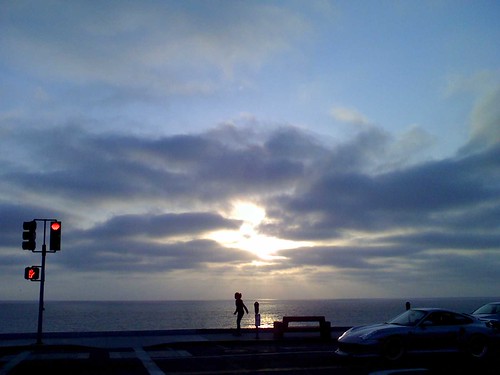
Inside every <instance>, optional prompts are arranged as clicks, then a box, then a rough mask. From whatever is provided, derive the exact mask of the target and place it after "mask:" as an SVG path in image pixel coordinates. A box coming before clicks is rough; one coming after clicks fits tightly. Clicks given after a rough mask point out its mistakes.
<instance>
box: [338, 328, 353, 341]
mask: <svg viewBox="0 0 500 375" xmlns="http://www.w3.org/2000/svg"><path fill="white" fill-rule="evenodd" d="M351 331H352V328H349V329H348V330H347V331H345V332H344V333H343V334H342V335H340V337H339V338H338V339H339V340H341V339H343V338H344V337H346V336H347V335H349V333H350V332H351Z"/></svg>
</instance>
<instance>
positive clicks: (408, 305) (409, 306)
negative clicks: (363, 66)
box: [406, 302, 411, 310]
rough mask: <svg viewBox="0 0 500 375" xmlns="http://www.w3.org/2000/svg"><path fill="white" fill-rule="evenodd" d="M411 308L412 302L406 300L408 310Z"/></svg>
mask: <svg viewBox="0 0 500 375" xmlns="http://www.w3.org/2000/svg"><path fill="white" fill-rule="evenodd" d="M410 309H411V304H410V302H406V310H410Z"/></svg>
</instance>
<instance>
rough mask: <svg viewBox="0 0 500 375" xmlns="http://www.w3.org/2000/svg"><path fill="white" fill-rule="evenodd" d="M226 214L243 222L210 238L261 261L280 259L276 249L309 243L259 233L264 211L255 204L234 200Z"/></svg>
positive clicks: (308, 244) (263, 220) (212, 234)
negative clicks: (237, 228) (237, 226)
mask: <svg viewBox="0 0 500 375" xmlns="http://www.w3.org/2000/svg"><path fill="white" fill-rule="evenodd" d="M228 216H229V217H230V218H231V219H236V220H241V221H242V222H243V223H242V225H241V226H240V228H239V230H231V231H230V230H223V231H217V232H213V233H211V234H210V236H209V237H210V239H213V240H215V241H217V242H219V243H220V244H221V245H223V246H226V247H233V248H238V249H242V250H246V251H250V252H252V253H254V254H255V255H257V256H258V257H259V258H260V259H262V260H263V261H273V260H277V259H282V258H283V257H281V256H277V255H276V252H277V251H278V250H281V249H293V248H297V247H301V246H310V245H311V244H310V243H309V242H299V241H291V240H285V239H281V238H277V237H271V236H267V235H265V234H262V233H259V231H258V226H259V225H260V224H262V223H265V221H266V211H265V209H264V208H262V207H259V206H257V205H256V204H253V203H249V202H236V203H235V204H234V205H233V209H232V210H231V212H230V213H229V215H228ZM263 264H265V263H263Z"/></svg>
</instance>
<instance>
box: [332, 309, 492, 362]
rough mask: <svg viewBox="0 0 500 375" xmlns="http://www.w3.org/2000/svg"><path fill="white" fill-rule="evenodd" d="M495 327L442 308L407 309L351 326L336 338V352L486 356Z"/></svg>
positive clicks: (388, 356)
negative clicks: (378, 320)
mask: <svg viewBox="0 0 500 375" xmlns="http://www.w3.org/2000/svg"><path fill="white" fill-rule="evenodd" d="M498 335H499V331H498V330H496V329H493V328H492V326H491V324H490V323H489V322H485V321H482V320H480V319H477V318H475V317H473V316H470V315H467V314H461V313H457V312H453V311H449V310H445V309H437V308H416V309H410V310H407V311H406V312H404V313H402V314H401V315H399V316H397V317H396V318H394V319H392V320H391V321H389V322H387V323H381V324H373V325H368V326H360V327H353V328H351V329H349V330H348V331H346V332H344V334H343V335H342V336H340V337H339V339H338V350H337V351H336V353H337V354H339V355H378V356H382V357H384V358H386V359H388V360H398V359H400V358H401V357H403V355H404V354H406V353H409V352H414V351H419V352H433V351H465V352H467V353H469V354H470V355H471V356H472V357H474V358H484V357H486V356H487V354H488V352H489V350H490V345H491V343H492V340H493V338H497V337H498Z"/></svg>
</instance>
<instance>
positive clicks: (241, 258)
mask: <svg viewBox="0 0 500 375" xmlns="http://www.w3.org/2000/svg"><path fill="white" fill-rule="evenodd" d="M414 131H415V132H416V133H417V134H419V131H418V130H414ZM410 133H411V130H410ZM401 139H402V138H399V139H398V138H395V137H391V136H389V135H388V134H387V133H386V132H385V131H383V130H381V129H378V128H376V127H370V128H369V129H367V130H365V131H362V132H360V133H358V134H357V135H356V137H355V138H353V139H351V140H349V141H347V142H345V143H343V144H339V145H333V146H332V145H328V144H325V143H324V142H322V140H321V139H320V138H318V137H317V136H315V135H314V134H311V133H309V132H305V131H302V130H301V129H299V128H297V127H293V126H280V127H275V128H265V130H264V131H261V130H259V128H258V127H256V126H255V124H254V123H252V126H251V127H245V126H234V125H224V126H220V127H217V128H215V129H210V130H208V131H206V132H201V133H198V134H191V135H172V136H163V137H157V138H147V137H140V136H134V135H123V134H116V133H115V134H113V133H92V132H89V131H87V130H85V129H84V128H83V127H81V126H71V127H70V126H66V127H62V128H57V127H54V128H52V129H44V130H43V131H41V130H40V131H39V130H37V129H32V130H31V131H30V132H28V133H27V132H25V131H24V130H23V129H22V128H12V129H10V131H9V132H7V133H5V137H4V138H3V142H6V144H19V143H21V142H24V143H25V144H27V145H28V146H27V147H25V148H23V149H22V150H18V153H17V154H15V155H11V154H9V153H7V154H3V155H2V156H1V157H2V163H3V165H4V166H5V168H4V169H3V170H2V171H1V177H2V179H1V182H0V189H1V192H2V201H1V202H0V203H1V205H2V212H3V214H4V217H5V219H6V220H7V221H6V223H7V224H6V225H5V226H3V227H2V228H1V229H0V231H1V233H2V239H1V240H0V241H1V242H0V246H1V247H3V248H4V249H12V248H19V247H20V241H21V238H20V233H21V223H22V221H25V220H31V219H32V218H33V217H44V216H45V215H49V216H51V217H57V218H59V219H61V220H62V221H63V223H64V224H63V227H64V235H63V244H64V245H63V248H64V251H61V253H59V254H58V256H57V257H54V259H53V260H52V259H51V262H53V263H52V264H54V267H58V268H59V269H66V270H69V269H71V270H73V271H72V272H78V273H93V274H98V273H99V272H118V273H120V274H124V275H125V274H129V275H130V276H132V275H139V274H148V275H168V274H170V273H172V272H177V271H180V270H190V271H189V272H191V271H194V272H199V273H203V274H205V273H206V274H207V275H208V274H212V272H214V271H213V270H214V269H215V268H219V267H222V268H223V269H224V270H225V271H224V272H225V273H224V275H225V276H224V277H228V276H227V275H230V274H232V273H235V272H238V270H247V271H248V270H250V269H253V268H252V267H255V264H256V263H255V262H261V261H262V260H261V259H260V258H259V257H258V256H257V255H256V254H257V252H255V253H254V252H251V251H248V250H242V249H238V248H231V247H228V245H225V246H224V245H223V244H220V243H218V242H216V241H214V240H210V239H209V238H212V237H211V236H210V234H211V233H213V232H219V231H239V228H240V227H241V226H242V223H243V219H241V220H234V219H231V218H230V217H229V216H228V212H229V208H230V206H231V203H232V202H235V201H243V202H245V201H248V202H254V203H255V204H258V205H259V207H263V209H264V210H265V218H263V220H262V222H261V223H260V225H259V226H257V227H255V228H254V231H255V233H256V235H260V236H269V237H271V238H279V239H283V240H288V241H298V240H307V241H310V243H311V245H310V246H308V247H303V246H302V247H300V248H295V249H281V250H278V251H277V253H276V254H275V255H277V256H281V257H283V258H279V257H278V258H273V259H271V260H269V261H266V262H265V264H264V265H262V266H260V268H258V269H255V270H253V271H252V272H259V273H260V274H262V275H266V277H271V276H272V277H278V278H283V277H284V276H283V275H284V274H287V273H291V274H293V275H295V276H294V277H299V276H298V275H299V274H300V272H301V271H300V270H302V271H303V272H305V270H310V271H311V272H313V273H317V277H320V274H322V273H323V272H326V270H328V269H329V270H331V271H332V272H333V271H335V272H336V273H337V275H342V276H343V277H344V280H345V282H346V283H356V282H357V283H360V282H361V283H363V282H364V283H368V282H370V278H376V279H377V280H378V283H379V284H380V287H382V285H383V284H384V283H390V282H391V281H390V279H391V278H393V279H398V278H403V277H405V275H406V276H408V275H412V277H417V275H419V274H426V275H427V276H428V277H431V276H432V275H434V273H435V272H438V270H437V269H434V271H432V270H429V269H428V267H435V266H436V265H437V263H436V262H437V260H432V259H433V257H434V256H435V254H438V256H439V258H437V259H442V262H443V264H444V263H445V259H449V264H450V265H451V264H455V262H460V259H465V258H466V257H472V256H478V257H479V259H477V261H476V262H475V265H474V267H473V266H472V265H471V266H470V267H469V268H468V270H469V271H470V272H471V274H464V275H462V280H471V278H473V277H474V276H473V275H472V271H477V270H478V269H479V268H480V267H481V265H482V264H483V261H481V259H483V258H484V259H488V261H489V262H492V263H494V262H497V260H496V255H495V254H496V251H497V250H498V245H497V244H498V240H499V234H498V224H497V223H498V209H496V207H498V206H499V205H498V203H499V202H498V196H500V194H499V191H498V189H499V186H498V183H497V180H498V170H499V167H500V165H499V160H500V156H499V153H500V148H498V147H490V148H488V149H485V150H484V151H482V152H476V153H473V154H470V153H466V152H464V153H463V154H458V155H456V156H454V157H450V158H446V159H442V160H428V161H425V162H421V163H416V162H409V161H411V159H412V158H411V157H410V156H409V157H408V158H405V157H404V152H403V151H404V148H399V150H398V152H399V153H400V155H401V158H400V162H399V163H397V167H395V166H394V163H392V161H391V160H390V158H388V155H391V154H392V153H393V151H394V149H397V146H396V145H397V144H398V142H400V141H401ZM403 139H404V137H403ZM423 139H424V140H425V139H426V137H425V134H424V135H423ZM422 143H426V141H424V142H422ZM408 152H410V153H412V152H413V149H412V148H411V147H410V148H408ZM405 160H408V162H405ZM24 202H37V203H36V205H34V204H29V203H28V204H26V203H24ZM457 233H458V234H457ZM261 238H264V237H261ZM283 243H290V242H283ZM249 250H251V249H249ZM256 250H257V249H256ZM23 254H24V253H22V251H20V250H19V254H18V255H16V256H14V255H12V254H9V255H7V254H4V255H2V259H3V260H4V263H3V264H4V266H3V268H4V269H7V270H8V269H10V268H9V267H10V265H13V264H15V263H16V262H21V261H22V260H21V258H22V255H23ZM455 256H456V258H455ZM464 257H465V258H464ZM440 266H442V267H444V266H443V265H441V264H440ZM12 272H13V271H12ZM445 275H448V276H446V277H448V280H452V279H453V278H457V279H458V278H459V275H458V274H457V271H453V270H452V269H451V266H450V267H447V268H446V272H445V273H443V275H442V276H439V277H440V278H441V279H443V280H445V279H446V277H445ZM313 279H314V277H312V276H311V279H310V282H313ZM356 280H357V281H356ZM464 282H465V281H464Z"/></svg>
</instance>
